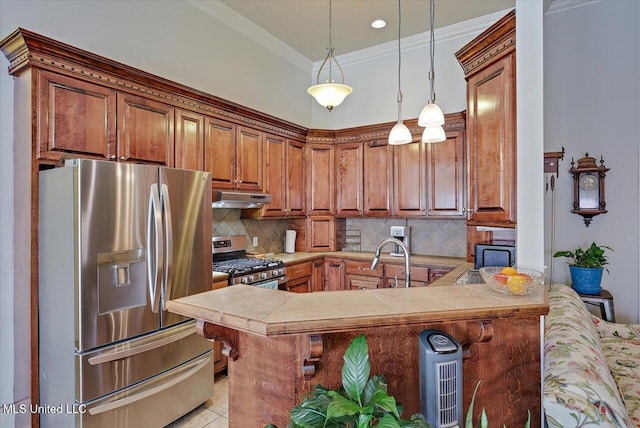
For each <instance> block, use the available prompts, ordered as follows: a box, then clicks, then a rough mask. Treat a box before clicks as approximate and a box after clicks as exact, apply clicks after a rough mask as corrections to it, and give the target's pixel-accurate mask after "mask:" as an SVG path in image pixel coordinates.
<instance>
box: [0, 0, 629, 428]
mask: <svg viewBox="0 0 640 428" xmlns="http://www.w3.org/2000/svg"><path fill="white" fill-rule="evenodd" d="M522 1H524V0H521V1H520V2H518V3H517V5H520V6H522ZM151 5H153V7H151ZM141 12H144V13H141ZM505 13H506V12H505ZM534 13H537V12H534ZM502 15H504V13H500V14H497V15H496V16H495V18H492V19H491V20H490V21H488V22H486V23H485V24H483V25H479V26H478V27H477V28H476V29H475V30H474V31H472V32H471V33H468V34H465V35H459V36H456V35H449V36H448V37H445V33H446V31H444V30H442V31H441V32H440V33H438V32H437V33H436V43H437V45H436V92H437V101H438V104H439V105H441V106H442V108H443V110H444V111H445V112H457V111H461V110H464V109H465V82H464V77H463V73H462V70H461V68H460V66H459V65H458V64H457V62H456V60H455V58H454V57H453V53H454V52H455V51H456V50H457V49H459V48H460V47H462V46H463V45H464V44H466V43H467V42H468V41H469V40H471V39H472V38H473V37H474V36H475V35H476V34H478V33H480V32H481V31H482V30H483V29H484V28H486V27H487V26H489V25H490V24H491V23H493V22H494V21H496V20H497V19H498V18H500V17H501V16H502ZM18 26H21V27H24V28H27V29H29V30H32V31H35V32H37V33H40V34H43V35H46V36H49V37H52V38H54V39H56V40H60V41H62V42H66V43H69V44H71V45H74V46H77V47H79V48H82V49H85V50H88V51H91V52H94V53H96V54H99V55H103V56H106V57H108V58H111V59H114V60H116V61H120V62H122V63H125V64H127V65H130V66H133V67H136V68H140V69H142V70H144V71H148V72H151V73H153V74H156V75H159V76H162V77H165V78H167V79H170V80H173V81H177V82H179V83H183V84H185V85H188V86H191V87H194V88H196V89H199V90H202V91H205V92H208V93H211V94H214V95H217V96H220V97H222V98H226V99H229V100H232V101H235V102H237V103H240V104H242V105H246V106H248V107H252V108H255V109H257V110H260V111H264V112H266V113H269V114H272V115H274V116H277V117H281V118H283V119H286V120H289V121H291V122H294V123H297V124H300V125H303V126H310V127H313V128H327V129H339V128H344V127H351V126H358V125H366V124H371V123H377V122H382V121H393V120H395V119H396V112H397V104H396V92H397V86H396V85H397V74H396V73H397V62H396V61H397V52H396V51H395V49H391V50H390V52H389V53H388V55H386V56H383V57H382V58H378V59H376V60H366V59H364V60H363V59H362V56H358V55H362V54H363V53H362V52H360V53H359V54H358V55H352V56H351V57H349V58H345V62H344V63H342V62H341V64H342V65H343V67H344V68H345V77H346V83H348V84H350V85H352V86H353V87H354V93H353V94H352V95H351V96H350V97H349V98H347V100H346V101H345V103H344V104H343V105H341V106H339V107H337V108H336V109H335V110H334V111H333V112H332V113H329V112H327V111H326V110H324V109H323V108H321V107H319V106H317V105H315V102H313V101H312V99H311V98H310V97H309V96H308V95H307V94H306V88H307V87H308V86H309V85H310V84H311V83H312V81H313V79H314V78H315V75H313V76H311V74H310V73H309V72H308V71H304V70H302V69H301V68H300V67H298V66H294V65H291V63H289V62H287V61H283V60H280V59H279V58H278V57H277V56H276V55H274V54H273V53H272V52H270V51H268V50H266V49H264V48H262V47H261V46H260V45H258V44H256V43H254V42H251V41H250V40H249V39H247V38H246V37H245V36H243V35H242V34H239V33H236V32H234V31H233V30H232V29H230V28H229V27H227V26H226V25H224V24H221V23H219V22H218V21H216V20H213V19H211V17H209V16H207V15H206V14H204V13H203V12H202V11H201V10H198V9H196V8H193V7H191V6H190V5H189V4H187V3H184V2H153V3H151V2H146V1H140V0H137V1H129V2H113V1H111V2H106V1H103V2H98V1H93V2H78V1H56V2H48V1H35V2H34V1H12V0H1V1H0V37H4V36H6V35H7V34H9V33H10V32H12V31H13V30H15V28H17V27H18ZM534 32H535V31H534ZM525 35H526V34H525ZM519 37H520V36H519ZM534 38H535V34H534ZM534 44H535V43H534ZM418 45H419V43H418ZM532 54H534V55H536V54H537V52H533V53H532ZM365 56H366V55H365ZM428 61H429V60H428V51H427V46H426V44H423V45H422V47H417V48H415V49H412V48H411V46H407V50H406V51H405V52H404V53H403V93H404V101H405V102H404V108H403V113H404V114H403V117H404V118H405V119H406V118H414V117H416V116H417V115H418V114H419V111H420V109H421V108H422V106H423V105H424V104H425V102H426V100H427V94H428V80H427V68H428V66H429V62H428ZM0 65H1V66H2V68H4V69H6V66H7V61H6V59H5V58H4V57H2V60H0ZM532 90H534V91H535V90H536V88H535V87H534V88H532ZM12 93H13V84H12V79H11V77H10V76H8V75H7V74H6V72H2V73H0V94H1V95H0V125H1V129H0V144H1V145H0V152H2V153H11V152H12V150H13V148H14V147H13V134H12V126H13V114H12V110H13V96H12ZM524 94H525V97H526V92H525V93H524ZM522 102H523V103H524V104H522V105H526V102H525V100H522ZM520 107H521V101H519V104H518V108H520ZM636 136H637V134H636ZM533 139H534V141H533V144H534V145H533V146H532V147H530V148H529V150H531V151H533V152H535V151H536V150H537V149H536V148H535V147H536V144H539V145H540V146H541V144H540V143H539V142H536V141H535V136H534V138H533ZM541 150H542V149H541V147H540V148H539V149H538V152H540V151H541ZM12 165H13V162H12V159H11V158H10V157H9V156H3V157H0V167H1V171H0V179H1V180H2V181H0V197H1V198H2V203H1V204H0V237H1V238H2V242H1V243H0V275H1V276H0V280H1V282H0V295H1V296H2V299H0V321H2V322H3V324H2V325H3V328H2V329H0V343H2V344H3V346H2V347H1V348H0V359H1V360H2V363H1V364H0V379H1V381H0V385H2V386H1V388H0V402H2V403H10V402H13V401H15V400H20V399H22V398H23V397H20V396H18V394H17V393H15V392H14V391H28V388H29V379H28V378H27V377H24V376H17V375H16V379H15V382H12V379H13V376H14V375H13V370H14V369H16V370H18V369H20V370H22V369H24V368H25V367H27V368H28V364H29V358H28V355H20V358H19V359H16V361H13V357H14V351H16V350H17V349H19V348H20V346H24V344H25V343H27V344H28V337H18V334H16V338H17V339H16V340H17V341H18V342H20V345H19V346H16V348H15V349H14V348H13V347H12V346H11V345H10V344H12V343H13V341H14V337H13V335H14V330H13V329H11V328H5V327H4V326H6V325H7V324H5V323H4V321H5V320H9V322H10V320H15V322H16V323H24V325H27V326H28V325H29V314H28V313H24V311H22V312H19V313H18V311H16V312H17V313H16V314H15V317H14V313H13V306H12V298H11V296H12V295H13V291H14V285H13V284H14V279H13V275H14V273H15V272H14V266H15V260H14V256H13V247H12V230H13V226H14V221H13V212H12V211H11V209H8V208H7V204H6V203H5V201H7V200H9V201H10V200H11V199H12V198H13V197H14V195H13V183H12V179H13V176H14V175H13V169H12V168H13V167H12ZM541 205H542V202H540V204H539V206H541ZM636 207H637V203H636ZM539 210H540V211H541V208H539ZM521 215H523V216H525V217H521ZM526 216H531V218H534V219H535V218H536V217H539V216H541V214H540V213H539V212H538V210H536V209H533V210H532V211H530V212H527V213H521V214H519V217H518V221H519V222H520V221H523V223H524V222H525V219H526V218H527V217H526ZM636 217H637V216H636ZM534 222H535V220H534ZM636 236H637V233H636ZM531 239H532V241H531V242H532V243H533V245H534V246H535V245H537V243H536V242H537V241H536V239H537V240H538V241H541V240H542V237H541V236H540V234H537V233H536V232H535V231H533V232H531ZM534 257H535V256H534ZM636 261H637V254H636ZM7 344H9V345H7ZM20 370H18V372H19V371H20ZM14 394H15V395H14ZM1 417H2V418H3V419H1V420H0V425H2V426H12V425H13V422H10V421H8V420H6V419H4V418H7V417H10V416H7V415H1Z"/></svg>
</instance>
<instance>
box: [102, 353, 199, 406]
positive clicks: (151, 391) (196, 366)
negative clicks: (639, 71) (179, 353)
mask: <svg viewBox="0 0 640 428" xmlns="http://www.w3.org/2000/svg"><path fill="white" fill-rule="evenodd" d="M191 364H193V367H191V368H190V369H189V370H187V371H186V372H184V373H181V374H180V375H177V376H176V377H174V378H173V379H170V380H168V381H167V382H164V383H162V384H160V385H157V386H154V387H153V388H149V389H147V390H145V391H142V392H139V393H138V394H134V395H131V396H129V397H125V398H122V399H120V400H115V401H112V402H110V403H105V404H103V405H98V406H96V407H90V408H89V414H91V415H97V414H100V413H104V412H108V411H111V410H115V409H118V408H120V407H124V406H127V405H129V404H131V403H135V402H136V401H140V400H142V399H145V398H147V397H150V396H152V395H154V394H157V393H159V392H161V391H164V390H166V389H168V388H171V387H172V386H173V385H175V384H178V383H180V382H182V381H184V380H185V379H187V378H189V377H191V376H193V375H194V374H196V373H197V372H198V371H199V370H201V369H202V368H203V367H205V366H206V365H208V364H211V355H209V354H207V355H206V356H204V357H202V358H200V359H199V360H197V361H194V362H192V363H191Z"/></svg>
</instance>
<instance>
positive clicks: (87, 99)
mask: <svg viewBox="0 0 640 428" xmlns="http://www.w3.org/2000/svg"><path fill="white" fill-rule="evenodd" d="M37 97H38V127H39V129H40V132H39V133H38V136H37V148H36V153H35V156H36V159H49V160H58V159H60V157H62V156H63V155H64V154H65V153H71V154H75V155H78V156H83V157H92V158H97V159H115V158H116V91H114V90H113V89H109V88H105V87H103V86H99V85H94V84H91V83H88V82H85V81H83V80H78V79H73V78H69V77H66V76H62V75H59V74H55V73H50V72H48V71H42V70H40V71H38V92H37Z"/></svg>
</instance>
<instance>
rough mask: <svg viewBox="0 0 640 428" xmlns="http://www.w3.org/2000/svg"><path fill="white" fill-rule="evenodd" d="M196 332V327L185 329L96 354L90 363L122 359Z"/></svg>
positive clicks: (97, 363)
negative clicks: (152, 339) (140, 343)
mask: <svg viewBox="0 0 640 428" xmlns="http://www.w3.org/2000/svg"><path fill="white" fill-rule="evenodd" d="M194 333H195V327H194V328H189V329H187V330H184V331H182V332H180V333H176V334H174V335H172V336H169V337H163V338H162V339H159V340H156V341H153V342H149V343H144V344H142V345H138V346H133V347H131V348H127V349H123V350H121V351H113V352H108V353H106V354H101V355H96V356H95V357H91V358H89V360H88V361H89V364H91V365H92V366H96V365H99V364H104V363H109V362H111V361H116V360H122V359H124V358H127V357H130V356H132V355H137V354H142V353H143V352H147V351H151V350H152V349H156V348H160V347H161V346H165V345H168V344H170V343H173V342H177V341H178V340H181V339H184V338H185V337H187V336H190V335H192V334H194Z"/></svg>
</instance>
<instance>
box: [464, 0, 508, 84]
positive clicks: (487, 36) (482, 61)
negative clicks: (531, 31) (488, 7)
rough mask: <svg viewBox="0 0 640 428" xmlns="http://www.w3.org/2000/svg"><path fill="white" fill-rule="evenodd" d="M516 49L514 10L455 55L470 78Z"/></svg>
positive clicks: (466, 75)
mask: <svg viewBox="0 0 640 428" xmlns="http://www.w3.org/2000/svg"><path fill="white" fill-rule="evenodd" d="M515 48H516V11H515V10H512V11H511V12H509V13H508V14H506V15H505V16H504V17H502V18H501V19H500V20H498V21H497V22H496V23H495V24H493V25H492V26H491V27H489V28H487V29H486V30H485V31H483V32H482V34H480V35H479V36H478V37H476V38H475V39H474V40H473V41H472V42H471V43H469V44H467V45H466V46H464V47H463V48H462V49H460V50H459V51H457V52H456V53H455V56H456V58H457V59H458V62H459V63H460V65H461V66H462V69H463V70H464V77H465V78H467V79H468V78H469V76H470V75H472V74H474V73H475V72H476V71H478V70H479V69H482V68H483V67H485V66H486V65H489V64H490V63H491V62H493V61H496V60H498V59H499V58H502V57H503V56H505V55H507V54H509V53H511V52H512V51H514V50H515Z"/></svg>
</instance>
